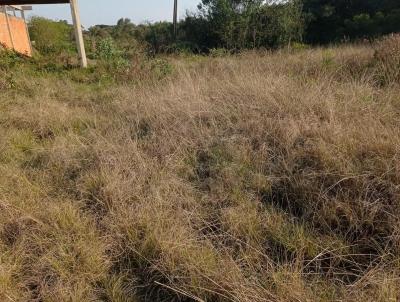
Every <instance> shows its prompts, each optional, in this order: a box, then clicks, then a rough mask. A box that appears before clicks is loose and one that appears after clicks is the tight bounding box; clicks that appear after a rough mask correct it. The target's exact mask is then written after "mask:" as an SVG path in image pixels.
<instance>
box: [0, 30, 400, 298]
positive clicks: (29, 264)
mask: <svg viewBox="0 0 400 302" xmlns="http://www.w3.org/2000/svg"><path fill="white" fill-rule="evenodd" d="M169 61H170V64H172V66H173V72H172V74H171V75H169V76H167V77H166V78H163V79H159V80H151V81H150V80H149V81H146V80H141V81H138V82H136V83H135V84H129V83H123V82H120V83H117V84H115V85H108V86H107V85H106V86H103V85H100V84H96V83H91V84H87V83H84V82H81V81H79V80H77V79H76V77H72V76H70V74H67V75H53V74H51V73H42V74H40V75H38V73H35V74H34V75H33V74H31V73H29V72H25V71H24V69H23V68H24V67H23V65H24V63H20V64H19V65H17V66H14V67H9V68H8V69H1V68H0V73H1V75H2V77H1V79H0V88H1V90H0V301H18V302H20V301H21V302H23V301H29V302H33V301H36V302H39V301H40V302H41V301H43V302H50V301H74V302H80V301H113V302H128V301H132V302H143V301H155V302H158V301H184V302H186V301H207V302H217V301H234V302H261V301H282V302H284V301H360V302H361V301H382V302H386V301H393V302H394V301H399V299H400V278H399V276H400V219H399V217H400V81H399V80H400V39H396V38H389V39H387V40H385V41H383V42H380V43H378V44H375V45H361V46H341V47H336V48H325V49H309V50H301V51H294V52H291V53H288V52H287V51H282V52H276V53H265V52H254V53H251V52H248V53H244V54H241V55H235V56H227V57H216V58H201V57H199V58H196V57H192V58H169ZM21 64H22V65H21Z"/></svg>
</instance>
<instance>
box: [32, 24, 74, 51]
mask: <svg viewBox="0 0 400 302" xmlns="http://www.w3.org/2000/svg"><path fill="white" fill-rule="evenodd" d="M29 33H30V35H31V39H32V41H33V45H34V47H35V48H36V50H38V51H39V53H41V54H45V55H51V54H53V55H58V54H60V53H62V52H63V51H67V52H74V51H75V48H74V45H73V43H72V40H73V39H72V37H73V29H72V26H71V25H69V24H68V23H67V21H58V22H55V21H52V20H48V19H46V18H42V17H33V18H32V19H31V20H30V22H29Z"/></svg>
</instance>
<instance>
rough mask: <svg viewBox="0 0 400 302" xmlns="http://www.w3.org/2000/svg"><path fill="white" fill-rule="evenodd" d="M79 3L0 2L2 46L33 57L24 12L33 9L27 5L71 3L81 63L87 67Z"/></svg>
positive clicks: (51, 0)
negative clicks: (18, 13)
mask: <svg viewBox="0 0 400 302" xmlns="http://www.w3.org/2000/svg"><path fill="white" fill-rule="evenodd" d="M77 2H78V0H0V44H3V45H4V46H5V47H7V48H10V49H14V50H15V51H17V52H19V53H22V54H25V55H27V56H31V55H32V47H31V42H30V38H29V31H28V27H27V25H26V21H25V15H24V10H25V9H31V7H30V6H26V5H34V4H60V3H64V4H68V3H69V4H70V7H71V14H72V21H73V25H74V29H75V30H74V31H75V40H76V46H77V50H78V55H79V61H80V64H81V66H82V67H87V64H88V63H87V58H86V51H85V45H84V42H83V34H82V25H81V20H80V16H79V9H78V3H77ZM17 11H19V12H20V16H19V17H18V16H17ZM10 12H11V13H10Z"/></svg>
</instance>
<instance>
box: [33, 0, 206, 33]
mask: <svg viewBox="0 0 400 302" xmlns="http://www.w3.org/2000/svg"><path fill="white" fill-rule="evenodd" d="M78 2H79V7H80V11H81V17H82V23H83V25H84V26H85V27H89V26H91V25H94V24H115V23H117V20H118V19H120V18H122V17H124V18H129V19H131V20H132V21H133V22H134V23H142V22H145V21H160V20H172V9H173V0H78ZM178 2H179V14H180V16H183V15H184V14H185V11H186V10H192V11H193V10H195V9H196V6H197V4H198V3H199V2H200V0H178ZM29 15H37V16H43V17H47V18H51V19H56V20H60V19H62V20H69V21H70V20H71V17H70V16H71V13H70V9H69V5H68V4H52V5H34V6H33V11H32V12H31V13H30V14H29Z"/></svg>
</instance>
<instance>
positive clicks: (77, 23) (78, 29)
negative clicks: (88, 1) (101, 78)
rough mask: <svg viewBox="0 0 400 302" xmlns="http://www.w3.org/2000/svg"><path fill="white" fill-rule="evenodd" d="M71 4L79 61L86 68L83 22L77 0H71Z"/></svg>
mask: <svg viewBox="0 0 400 302" xmlns="http://www.w3.org/2000/svg"><path fill="white" fill-rule="evenodd" d="M70 5H71V12H72V21H73V23H74V29H75V40H76V46H77V48H78V55H79V62H80V64H81V67H83V68H86V67H87V58H86V51H85V43H84V41H83V34H82V23H81V18H80V16H79V9H78V3H77V0H70Z"/></svg>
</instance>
